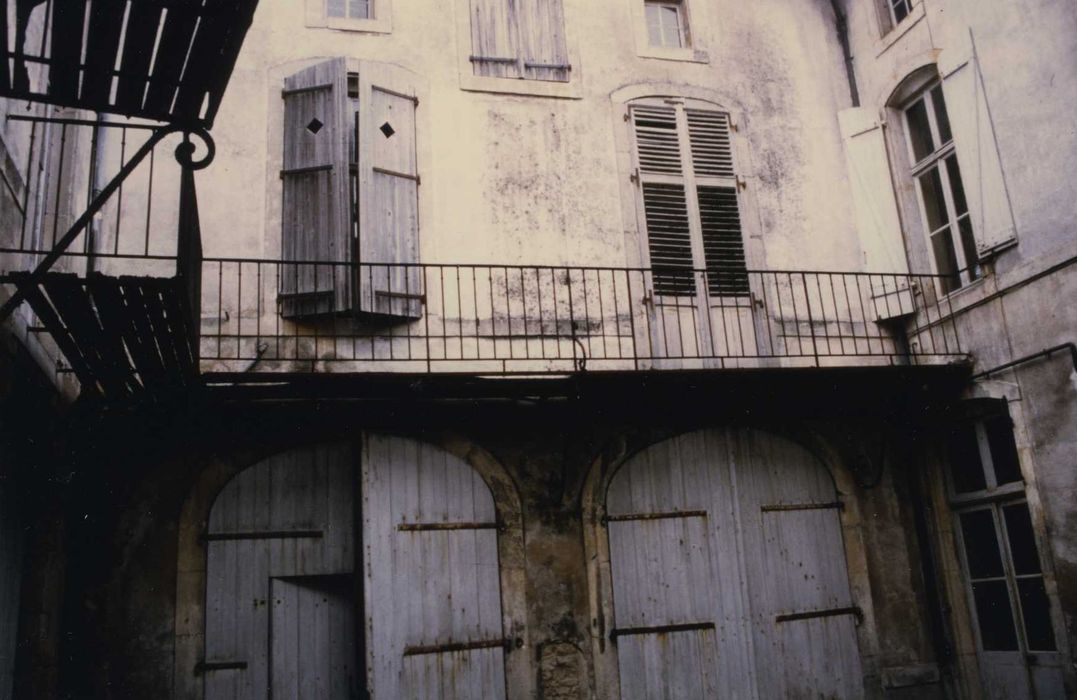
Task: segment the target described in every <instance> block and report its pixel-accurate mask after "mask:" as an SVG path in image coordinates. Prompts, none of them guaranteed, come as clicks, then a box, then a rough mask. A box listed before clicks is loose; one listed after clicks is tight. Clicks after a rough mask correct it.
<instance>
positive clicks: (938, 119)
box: [931, 85, 953, 143]
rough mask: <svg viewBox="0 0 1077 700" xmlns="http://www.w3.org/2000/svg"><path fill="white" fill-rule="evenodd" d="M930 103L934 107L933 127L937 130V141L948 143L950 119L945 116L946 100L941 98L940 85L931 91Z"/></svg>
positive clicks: (949, 139) (950, 137) (951, 136)
mask: <svg viewBox="0 0 1077 700" xmlns="http://www.w3.org/2000/svg"><path fill="white" fill-rule="evenodd" d="M931 103H932V105H934V107H935V126H937V127H938V128H939V140H940V141H942V143H950V141H951V140H952V139H953V135H952V134H951V133H950V117H948V116H946V100H944V99H943V97H942V86H941V85H936V86H935V87H934V88H933V89H932V90H931Z"/></svg>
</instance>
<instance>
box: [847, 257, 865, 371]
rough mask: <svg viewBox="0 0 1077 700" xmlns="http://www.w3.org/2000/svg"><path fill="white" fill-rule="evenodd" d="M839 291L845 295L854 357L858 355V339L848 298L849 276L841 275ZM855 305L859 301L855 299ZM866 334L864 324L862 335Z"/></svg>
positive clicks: (862, 309)
mask: <svg viewBox="0 0 1077 700" xmlns="http://www.w3.org/2000/svg"><path fill="white" fill-rule="evenodd" d="M841 289H842V292H843V293H844V294H845V307H846V308H847V309H848V310H849V332H850V333H852V335H853V355H854V356H856V355H859V354H860V348H859V347H858V346H857V340H858V339H857V332H856V318H855V315H854V314H853V302H852V299H850V298H849V275H842V276H841ZM857 303H858V304H860V300H859V299H857ZM863 313H864V306H863V304H860V314H861V315H863ZM867 334H868V324H866V323H865V324H864V335H865V336H867ZM842 350H843V351H844V350H845V346H844V345H842Z"/></svg>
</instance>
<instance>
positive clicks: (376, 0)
mask: <svg viewBox="0 0 1077 700" xmlns="http://www.w3.org/2000/svg"><path fill="white" fill-rule="evenodd" d="M391 2H392V0H306V3H307V10H306V14H307V26H308V27H327V28H329V29H345V30H352V31H359V32H377V33H388V32H390V31H392V24H391V21H390V15H391V13H390V7H389V5H390V3H391Z"/></svg>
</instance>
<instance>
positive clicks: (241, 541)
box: [200, 444, 355, 700]
mask: <svg viewBox="0 0 1077 700" xmlns="http://www.w3.org/2000/svg"><path fill="white" fill-rule="evenodd" d="M352 453H353V451H352V450H351V448H350V446H349V445H346V444H339V445H322V446H318V447H314V448H305V449H299V450H294V451H291V452H286V453H282V454H279V455H275V456H273V457H270V458H269V459H267V460H264V461H262V462H259V463H258V464H256V465H254V466H252V467H250V468H248V469H246V470H245V471H243V472H241V473H240V474H238V475H237V476H236V477H235V478H233V479H232V480H231V481H230V482H229V483H228V485H227V486H225V488H224V489H223V490H222V491H221V493H220V494H219V495H218V496H217V500H216V502H215V503H214V505H213V508H212V510H211V512H210V517H209V527H208V529H207V533H206V540H207V543H206V546H207V552H206V557H207V562H206V564H207V571H206V648H205V658H204V660H203V662H202V666H201V668H200V670H201V672H202V674H203V678H204V683H205V698H206V700H255V698H257V699H258V700H262V699H263V698H266V697H268V696H269V693H270V682H271V680H272V679H273V676H272V674H271V671H272V670H275V664H276V663H278V662H280V659H279V657H278V658H274V659H273V664H271V650H272V645H271V639H270V627H271V625H270V617H271V615H270V608H271V605H270V603H271V601H272V600H273V597H272V595H271V590H270V589H271V586H276V587H278V588H277V589H276V590H277V591H278V592H282V591H283V590H284V589H283V588H280V587H281V586H283V585H284V584H282V583H271V582H279V581H281V580H282V579H284V578H287V579H289V580H292V581H293V585H297V586H303V585H306V586H308V587H309V586H314V587H315V588H317V585H315V584H314V583H311V582H310V581H307V582H305V583H304V581H302V580H296V579H295V577H300V579H302V578H304V577H327V576H328V577H334V576H339V577H342V578H345V579H350V578H351V576H350V575H351V574H352V573H353V572H354V569H355V564H354V562H355V548H354V530H355V523H354V520H353V515H352V506H353V501H354V498H353V490H354V489H353V484H354V479H353V474H354V467H353V466H352V464H353V457H352ZM322 580H323V582H324V579H322ZM338 584H339V582H338ZM294 604H298V603H294ZM294 604H293V607H294ZM282 605H284V603H282ZM283 619H284V618H282V620H283ZM352 624H354V618H353V622H352ZM315 627H316V629H317V630H319V632H318V633H319V637H318V640H317V645H320V646H319V647H318V648H324V649H328V648H329V646H330V645H332V644H334V643H336V644H345V645H346V644H347V642H346V638H344V637H341V636H340V635H337V634H334V633H333V632H332V630H333V627H331V626H329V625H322V626H320V627H318V626H315ZM278 641H279V640H278ZM351 643H352V645H353V646H354V642H351ZM340 653H346V652H343V651H342V652H340ZM338 655H339V654H336V653H334V654H330V657H329V658H336V657H337V656H338ZM311 658H312V657H311V656H309V655H304V656H303V657H302V658H301V659H298V660H297V663H300V662H301V663H303V664H306V663H308V662H309V661H310V660H311ZM323 663H324V662H323V661H319V662H318V664H323ZM318 664H315V667H312V668H317V667H318ZM307 670H308V669H306V667H304V673H306V672H307ZM286 697H290V696H286ZM325 697H333V696H325ZM343 697H347V696H343Z"/></svg>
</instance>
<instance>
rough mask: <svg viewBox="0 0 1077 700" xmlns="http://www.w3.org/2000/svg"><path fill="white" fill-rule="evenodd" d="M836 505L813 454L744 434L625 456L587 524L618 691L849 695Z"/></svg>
mask: <svg viewBox="0 0 1077 700" xmlns="http://www.w3.org/2000/svg"><path fill="white" fill-rule="evenodd" d="M840 507H841V506H840V502H839V501H838V498H837V493H836V491H835V488H834V484H833V481H832V480H831V478H830V474H829V473H828V472H827V470H826V468H825V467H824V466H823V465H822V464H821V463H820V462H819V461H818V460H817V459H816V458H815V457H814V456H812V455H811V454H810V453H809V452H808V451H807V450H805V449H804V448H802V447H800V446H799V445H797V444H795V443H793V442H791V441H788V440H786V439H784V438H781V437H778V436H776V435H772V434H768V433H765V432H761V431H758V430H748V429H739V430H734V429H712V430H701V431H698V432H693V433H689V434H685V435H681V436H679V437H675V438H672V439H669V440H665V441H663V442H660V443H658V444H655V445H652V446H650V447H648V448H646V449H644V450H642V451H640V452H638V453H637V454H635V455H634V456H632V457H629V458H628V459H627V460H626V461H625V462H624V464H623V465H622V466H621V467H620V469H619V470H617V471H616V472H615V473H614V474H613V475H612V477H611V478H610V480H609V484H608V489H607V490H606V500H605V513H604V515H603V517H602V518H601V524H602V529H603V530H604V531H605V533H604V534H605V537H606V542H607V543H608V571H607V572H605V576H606V577H608V578H607V580H608V581H609V587H608V595H609V596H610V597H611V600H609V601H607V606H606V607H607V609H609V610H611V611H612V624H610V629H608V630H606V631H605V632H606V634H607V635H608V641H609V644H608V645H606V646H605V648H606V650H607V652H606V653H610V654H612V655H614V656H615V658H616V669H617V671H616V678H617V679H618V680H619V686H620V697H621V698H682V697H693V698H706V697H719V696H723V697H761V698H767V697H857V696H859V695H861V694H862V678H861V669H860V656H859V650H858V646H857V636H856V629H855V625H856V621H857V619H858V617H859V610H858V609H857V608H856V607H855V606H854V605H853V602H852V597H851V594H850V588H849V581H848V572H847V568H846V562H845V550H844V546H843V542H842V530H841V522H840V517H839V508H840ZM611 695H612V694H611Z"/></svg>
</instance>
